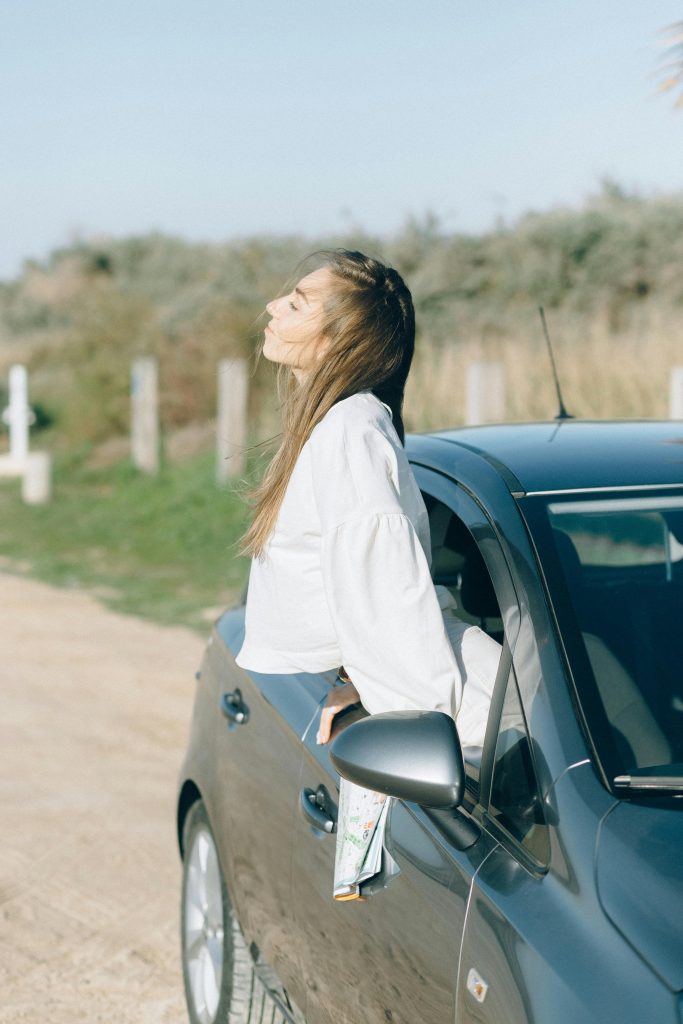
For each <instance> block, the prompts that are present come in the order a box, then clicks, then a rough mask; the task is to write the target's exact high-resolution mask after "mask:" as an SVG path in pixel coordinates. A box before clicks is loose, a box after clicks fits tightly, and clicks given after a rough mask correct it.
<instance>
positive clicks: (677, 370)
mask: <svg viewBox="0 0 683 1024" xmlns="http://www.w3.org/2000/svg"><path fill="white" fill-rule="evenodd" d="M669 418H670V419H672V420H683V366H674V368H673V370H672V371H671V377H670V379H669Z"/></svg>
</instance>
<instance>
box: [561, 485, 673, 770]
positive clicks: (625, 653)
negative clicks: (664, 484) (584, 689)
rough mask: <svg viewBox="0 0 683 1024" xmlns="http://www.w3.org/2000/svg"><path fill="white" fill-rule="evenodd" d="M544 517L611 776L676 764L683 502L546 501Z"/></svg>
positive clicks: (653, 499)
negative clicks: (612, 752)
mask: <svg viewBox="0 0 683 1024" xmlns="http://www.w3.org/2000/svg"><path fill="white" fill-rule="evenodd" d="M547 515H548V520H549V524H550V527H551V530H550V536H551V538H552V542H553V545H554V549H555V553H556V555H557V556H558V557H559V565H560V567H561V570H562V574H563V576H562V578H563V581H564V585H565V587H566V589H567V591H568V593H569V597H570V601H571V607H572V610H573V617H574V621H575V623H576V626H578V630H574V637H575V638H576V639H577V640H578V639H580V641H581V643H582V644H583V648H584V650H585V653H586V655H587V657H588V661H589V664H590V669H591V671H592V674H593V676H594V678H595V683H596V686H597V691H598V694H599V698H600V701H601V703H602V706H603V709H604V713H605V715H606V717H607V720H608V722H609V727H610V731H611V736H612V740H613V743H614V745H615V748H616V751H617V755H618V762H619V764H618V769H617V770H618V771H619V773H623V772H628V771H630V770H631V769H633V768H642V767H646V766H652V765H654V766H658V765H668V764H672V763H679V762H680V760H681V757H683V713H682V712H681V708H683V683H682V681H681V672H680V665H681V657H682V656H683V634H682V632H681V630H680V628H679V621H680V609H681V605H682V603H683V557H682V554H683V499H681V498H680V497H675V496H673V495H671V496H666V497H661V498H659V497H653V496H647V495H643V496H639V497H636V496H633V497H628V498H615V497H611V496H609V497H600V498H598V499H582V500H564V501H554V502H550V503H549V504H548V506H547ZM567 630H571V627H570V626H568V625H566V626H565V632H566V631H567ZM577 634H578V636H577ZM575 673H576V676H577V677H578V678H581V672H580V669H579V668H578V666H577V665H576V664H575ZM596 735H597V732H596Z"/></svg>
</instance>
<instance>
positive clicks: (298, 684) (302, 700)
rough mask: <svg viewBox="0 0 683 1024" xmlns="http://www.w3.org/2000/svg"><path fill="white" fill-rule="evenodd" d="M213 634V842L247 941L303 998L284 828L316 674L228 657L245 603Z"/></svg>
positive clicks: (235, 646)
mask: <svg viewBox="0 0 683 1024" xmlns="http://www.w3.org/2000/svg"><path fill="white" fill-rule="evenodd" d="M220 635H221V639H222V640H223V641H224V642H225V645H226V647H225V648H224V649H223V650H222V651H221V650H220V649H219V650H217V651H216V653H215V655H214V658H215V659H217V661H218V666H217V668H215V669H214V671H215V672H216V674H217V675H218V676H219V677H220V680H221V684H220V687H219V691H220V692H219V699H218V701H217V706H216V715H217V716H218V717H219V718H220V723H219V729H218V739H217V741H216V743H215V748H216V758H217V763H216V790H217V791H216V793H215V795H214V800H215V801H219V802H220V805H221V814H220V816H219V817H220V821H221V834H220V835H219V836H218V842H219V847H220V849H221V852H222V854H223V856H224V859H225V864H226V874H227V875H228V877H229V879H230V883H231V896H232V898H233V900H234V902H235V904H236V908H237V913H238V917H239V921H240V924H241V926H242V929H243V931H244V933H245V936H246V938H247V942H248V943H250V944H252V943H253V944H255V946H256V948H257V949H258V950H259V951H261V952H262V953H263V956H264V958H265V960H266V961H267V962H268V963H269V964H270V965H272V966H273V967H274V968H275V969H276V970H277V973H278V975H279V977H280V981H281V982H282V983H283V984H284V985H285V987H286V988H287V990H288V992H289V993H290V994H291V995H292V997H293V998H294V1001H295V1002H296V1003H297V1004H299V1005H303V993H302V991H301V987H300V986H301V981H300V970H299V964H298V958H297V957H296V956H295V954H294V949H293V945H292V942H291V937H290V934H289V920H290V915H291V911H292V900H291V837H292V826H293V819H294V813H295V810H296V806H297V802H298V797H299V774H300V768H301V749H302V748H301V741H302V736H303V735H304V733H305V730H306V726H307V725H308V723H309V721H310V719H311V717H312V716H313V714H314V712H315V709H316V706H317V690H316V689H315V687H316V684H317V685H320V684H321V682H322V678H323V677H321V679H320V680H319V679H318V677H316V676H315V675H313V674H309V673H300V674H292V675H272V674H263V673H259V672H252V671H246V670H244V669H242V668H240V667H239V666H237V665H235V663H234V660H233V657H232V656H233V655H236V654H237V653H238V651H239V648H240V647H241V644H242V641H243V637H244V608H242V609H239V610H235V611H232V612H230V613H228V615H226V616H224V618H223V620H221V623H220ZM214 647H220V645H217V644H215V645H214ZM328 676H329V673H328ZM333 676H334V673H332V678H333ZM329 681H331V678H330V679H329ZM312 694H313V696H312ZM255 951H256V950H252V952H255Z"/></svg>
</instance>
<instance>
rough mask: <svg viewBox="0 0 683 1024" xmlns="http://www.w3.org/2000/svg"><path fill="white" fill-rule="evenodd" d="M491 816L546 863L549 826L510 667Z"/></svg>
mask: <svg viewBox="0 0 683 1024" xmlns="http://www.w3.org/2000/svg"><path fill="white" fill-rule="evenodd" d="M488 813H489V817H490V818H491V820H492V821H494V822H495V823H496V825H497V826H498V827H500V828H501V829H502V830H503V831H504V833H505V834H506V835H507V837H508V838H509V839H511V840H512V841H513V843H514V844H519V845H520V846H521V847H522V848H523V849H524V850H525V851H526V853H528V854H529V855H530V856H531V857H532V858H533V860H534V861H536V862H537V863H539V864H542V865H543V864H547V863H548V860H549V855H550V848H549V840H548V829H547V825H546V822H545V817H544V814H543V804H542V800H541V795H540V792H539V786H538V781H537V778H536V772H535V770H534V761H533V754H532V745H531V741H530V739H529V733H528V730H527V726H526V721H525V718H524V712H523V710H522V704H521V700H520V696H519V689H518V687H517V680H516V679H515V674H514V671H513V670H512V669H511V670H510V675H509V677H508V681H507V686H506V689H505V698H504V700H503V707H502V712H501V717H500V724H499V726H498V736H497V739H496V750H495V755H494V759H493V772H492V780H491V796H490V799H489V807H488Z"/></svg>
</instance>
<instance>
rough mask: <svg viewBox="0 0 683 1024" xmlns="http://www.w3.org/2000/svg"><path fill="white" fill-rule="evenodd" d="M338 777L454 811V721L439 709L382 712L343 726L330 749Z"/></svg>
mask: <svg viewBox="0 0 683 1024" xmlns="http://www.w3.org/2000/svg"><path fill="white" fill-rule="evenodd" d="M330 757H331V759H332V763H333V765H334V766H335V768H336V769H337V771H338V772H339V774H340V775H341V776H343V778H345V779H348V780H349V782H355V783H356V785H358V786H364V787H365V788H366V789H374V790H375V791H376V792H378V793H386V794H387V795H388V796H395V797H398V798H399V799H401V800H412V801H414V802H415V803H418V804H423V805H424V806H425V807H443V808H447V807H457V806H458V804H460V803H461V802H462V798H463V795H464V789H465V766H464V764H463V759H462V750H461V747H460V740H459V739H458V732H457V729H456V728H455V722H454V721H453V719H452V718H451V717H450V715H446V714H444V713H443V712H442V711H384V712H382V713H381V714H378V715H370V716H369V717H368V718H364V719H363V720H362V721H360V722H355V723H354V724H353V725H349V726H347V727H346V729H344V731H343V732H341V733H340V734H339V736H337V738H336V739H335V740H334V742H333V743H332V746H331V748H330Z"/></svg>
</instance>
